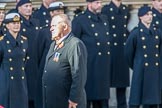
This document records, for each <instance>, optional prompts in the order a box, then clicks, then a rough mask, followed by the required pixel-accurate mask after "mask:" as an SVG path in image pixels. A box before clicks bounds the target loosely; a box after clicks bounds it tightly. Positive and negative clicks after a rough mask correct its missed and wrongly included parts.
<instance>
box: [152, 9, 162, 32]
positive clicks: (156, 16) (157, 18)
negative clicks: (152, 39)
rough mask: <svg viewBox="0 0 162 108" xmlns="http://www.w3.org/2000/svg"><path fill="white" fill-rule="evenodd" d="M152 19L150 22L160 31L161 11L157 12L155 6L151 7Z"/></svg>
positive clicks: (161, 22)
mask: <svg viewBox="0 0 162 108" xmlns="http://www.w3.org/2000/svg"><path fill="white" fill-rule="evenodd" d="M152 12H153V21H152V24H153V25H154V26H156V27H157V28H159V29H160V30H161V31H162V13H160V12H158V11H157V10H156V9H155V8H152Z"/></svg>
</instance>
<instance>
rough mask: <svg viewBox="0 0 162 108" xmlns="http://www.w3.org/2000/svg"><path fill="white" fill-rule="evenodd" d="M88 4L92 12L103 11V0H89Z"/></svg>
mask: <svg viewBox="0 0 162 108" xmlns="http://www.w3.org/2000/svg"><path fill="white" fill-rule="evenodd" d="M88 5H89V8H90V10H91V11H92V12H94V13H100V12H101V9H102V2H101V0H97V1H94V2H89V3H88Z"/></svg>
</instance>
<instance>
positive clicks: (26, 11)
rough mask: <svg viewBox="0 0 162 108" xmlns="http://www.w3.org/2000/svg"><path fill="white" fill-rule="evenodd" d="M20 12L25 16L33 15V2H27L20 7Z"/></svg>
mask: <svg viewBox="0 0 162 108" xmlns="http://www.w3.org/2000/svg"><path fill="white" fill-rule="evenodd" d="M18 10H19V12H20V14H21V15H23V16H31V15H32V4H31V3H26V4H23V5H22V6H20V7H19V8H18Z"/></svg>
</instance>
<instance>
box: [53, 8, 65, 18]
mask: <svg viewBox="0 0 162 108" xmlns="http://www.w3.org/2000/svg"><path fill="white" fill-rule="evenodd" d="M59 14H64V10H63V9H59V10H54V11H50V15H51V17H54V16H56V15H59Z"/></svg>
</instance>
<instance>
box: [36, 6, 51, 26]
mask: <svg viewBox="0 0 162 108" xmlns="http://www.w3.org/2000/svg"><path fill="white" fill-rule="evenodd" d="M33 17H34V18H36V19H38V20H39V23H40V27H44V26H46V25H49V24H50V21H51V16H50V13H49V11H48V9H47V8H46V7H45V6H44V5H43V4H42V5H41V7H40V9H38V10H36V11H35V12H34V13H33Z"/></svg>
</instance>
